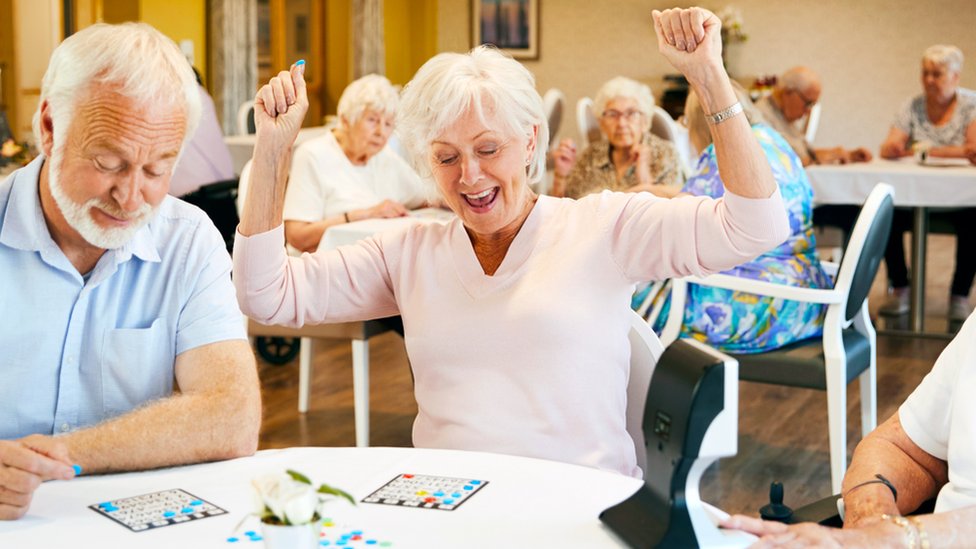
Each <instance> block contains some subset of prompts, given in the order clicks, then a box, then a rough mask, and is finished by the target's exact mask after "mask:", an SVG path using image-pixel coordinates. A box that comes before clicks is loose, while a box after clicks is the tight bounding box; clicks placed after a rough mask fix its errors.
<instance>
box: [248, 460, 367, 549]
mask: <svg viewBox="0 0 976 549" xmlns="http://www.w3.org/2000/svg"><path fill="white" fill-rule="evenodd" d="M251 484H252V485H253V486H254V491H255V504H256V512H255V514H256V515H258V517H260V519H261V524H262V527H263V529H264V542H265V546H266V547H269V548H275V549H277V548H288V549H304V548H309V549H312V548H315V547H317V546H318V540H319V529H320V526H319V521H320V520H321V518H322V507H323V505H325V504H327V503H329V502H331V501H335V500H338V499H345V500H347V501H349V503H352V504H353V505H355V504H356V501H355V500H354V499H353V498H352V496H350V495H349V494H347V493H346V492H344V491H342V490H340V489H338V488H333V487H332V486H329V485H328V484H320V485H319V486H318V488H316V487H314V486H313V485H312V481H311V480H309V478H308V477H306V476H305V475H303V474H301V473H299V472H297V471H292V470H290V469H289V470H287V471H286V472H284V473H273V474H268V475H263V476H260V477H257V478H255V479H253V480H252V481H251Z"/></svg>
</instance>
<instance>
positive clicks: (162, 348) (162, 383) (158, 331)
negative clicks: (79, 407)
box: [102, 318, 175, 417]
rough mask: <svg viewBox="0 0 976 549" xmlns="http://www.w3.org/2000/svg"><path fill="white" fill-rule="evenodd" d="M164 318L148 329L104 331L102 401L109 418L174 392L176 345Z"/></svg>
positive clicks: (157, 320)
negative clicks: (173, 348) (174, 353)
mask: <svg viewBox="0 0 976 549" xmlns="http://www.w3.org/2000/svg"><path fill="white" fill-rule="evenodd" d="M167 335H168V334H167V330H166V325H165V324H164V321H163V319H162V318H157V319H156V320H154V321H153V323H152V325H151V326H150V327H149V328H135V329H134V328H119V329H114V330H108V331H106V332H105V340H104V344H103V346H102V399H103V402H104V408H105V413H106V417H111V416H115V415H119V414H123V413H125V412H129V411H131V410H133V409H135V408H138V407H139V406H141V405H143V404H145V403H146V402H148V401H151V400H155V399H158V398H162V397H166V396H169V395H171V394H172V393H173V365H174V360H175V357H174V355H173V352H172V349H171V348H172V346H173V342H172V341H170V339H171V338H168V337H167Z"/></svg>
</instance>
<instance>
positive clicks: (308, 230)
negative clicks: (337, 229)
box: [285, 199, 409, 252]
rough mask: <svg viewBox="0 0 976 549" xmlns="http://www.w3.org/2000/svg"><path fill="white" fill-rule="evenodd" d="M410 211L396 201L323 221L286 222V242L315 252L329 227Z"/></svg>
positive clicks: (385, 202) (405, 213)
mask: <svg viewBox="0 0 976 549" xmlns="http://www.w3.org/2000/svg"><path fill="white" fill-rule="evenodd" d="M406 215H409V210H407V208H406V207H405V206H404V205H403V204H400V203H399V202H397V201H395V200H389V199H387V200H384V201H382V202H380V203H379V204H377V205H375V206H373V207H372V208H362V209H359V210H349V211H348V212H345V213H344V214H342V215H334V216H332V217H329V218H326V219H323V220H321V221H296V220H291V219H289V220H287V221H285V240H286V241H287V242H288V243H289V244H291V245H292V246H293V247H294V248H295V249H296V250H298V251H300V252H314V251H315V250H316V248H318V247H319V242H321V241H322V235H323V234H325V231H326V230H328V229H329V227H334V226H336V225H342V224H344V223H352V222H354V221H362V220H364V219H373V218H390V217H404V216H406Z"/></svg>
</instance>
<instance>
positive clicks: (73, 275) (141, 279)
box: [0, 157, 246, 439]
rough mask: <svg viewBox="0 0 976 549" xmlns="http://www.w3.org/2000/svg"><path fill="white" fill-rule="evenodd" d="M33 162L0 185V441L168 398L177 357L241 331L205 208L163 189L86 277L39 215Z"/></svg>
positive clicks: (219, 243) (227, 266)
mask: <svg viewBox="0 0 976 549" xmlns="http://www.w3.org/2000/svg"><path fill="white" fill-rule="evenodd" d="M43 162H44V158H43V157H40V158H38V159H36V160H34V161H33V162H32V163H31V164H29V165H28V166H26V167H25V168H23V169H20V170H18V171H16V172H14V173H13V174H12V175H11V176H10V177H8V178H7V179H6V180H5V181H3V182H0V439H9V438H17V437H22V436H26V435H29V434H34V433H41V434H56V433H62V432H68V431H72V430H74V429H77V428H80V427H85V426H88V425H92V424H95V423H98V422H99V421H102V420H104V419H107V418H110V417H113V416H117V415H120V414H123V413H125V412H128V411H130V410H132V409H134V408H136V407H138V406H140V405H142V404H144V403H146V402H148V401H151V400H154V399H159V398H164V397H167V396H169V395H171V394H172V392H173V384H174V368H173V366H174V361H175V358H176V356H177V355H179V354H180V353H183V352H185V351H188V350H190V349H193V348H195V347H200V346H202V345H207V344H209V343H214V342H217V341H225V340H229V339H245V338H246V334H245V330H244V320H243V317H242V315H241V312H240V309H239V308H238V305H237V300H236V298H235V295H234V287H233V285H232V284H231V280H230V271H231V262H230V257H229V256H228V255H227V251H226V248H225V247H224V243H223V240H222V239H221V238H220V235H219V234H218V232H217V229H216V228H214V226H213V223H211V222H210V219H209V218H207V216H206V214H204V213H203V212H202V211H200V210H199V209H197V208H195V207H193V206H190V205H188V204H186V203H184V202H181V201H179V200H177V199H175V198H172V197H169V196H167V197H166V199H165V200H164V201H163V203H162V204H161V205H160V207H159V211H158V214H157V215H156V216H155V217H154V218H153V220H152V221H150V222H149V224H148V225H146V226H145V227H143V228H142V229H140V230H139V231H138V232H137V233H136V235H135V236H134V237H133V238H132V240H131V241H130V242H129V243H127V244H126V245H125V246H122V247H121V248H119V249H116V250H108V251H107V252H105V254H104V255H103V256H102V257H101V259H99V261H98V264H97V265H96V266H95V268H94V269H93V270H92V272H91V273H90V274H89V275H88V277H87V281H86V280H85V279H84V278H82V275H81V274H80V273H79V272H78V271H77V269H75V268H74V266H73V265H72V264H71V263H70V262H69V261H68V258H67V257H65V255H64V253H62V251H61V249H60V248H59V247H58V246H57V244H55V243H54V240H52V238H51V234H50V232H49V231H48V229H47V224H46V223H45V220H44V216H43V214H42V213H41V204H40V198H39V196H38V180H39V177H40V171H41V166H42V165H43Z"/></svg>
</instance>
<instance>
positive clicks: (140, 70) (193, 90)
mask: <svg viewBox="0 0 976 549" xmlns="http://www.w3.org/2000/svg"><path fill="white" fill-rule="evenodd" d="M100 85H101V86H112V87H113V91H115V92H117V93H119V94H121V95H123V96H124V97H128V98H130V99H132V100H134V101H135V102H136V103H138V104H140V105H162V106H169V105H172V106H173V107H176V108H180V109H182V110H183V113H184V116H185V117H186V128H185V131H186V133H185V134H184V137H183V144H184V145H185V144H186V142H187V141H189V140H190V138H191V137H192V136H193V133H194V131H195V130H196V127H197V124H198V123H199V121H200V109H201V106H200V92H199V90H198V86H199V84H197V80H196V76H194V74H193V69H192V68H191V67H190V64H189V63H188V62H187V60H186V58H185V57H183V54H182V53H181V52H180V49H179V48H178V47H177V46H176V44H175V43H174V42H173V41H172V40H170V39H169V38H167V37H166V36H164V35H163V34H162V33H160V32H159V31H158V30H156V29H154V28H153V27H151V26H149V25H147V24H145V23H122V24H120V25H107V24H104V23H99V24H95V25H92V26H90V27H87V28H85V29H83V30H81V31H78V32H77V33H75V34H73V35H71V36H70V37H68V38H66V39H65V40H64V42H62V43H61V44H60V45H59V46H58V47H57V48H55V50H54V53H52V54H51V60H50V62H49V63H48V66H47V71H46V72H45V73H44V79H43V80H42V81H41V99H40V102H39V104H38V107H37V112H35V113H34V139H35V140H36V141H37V143H38V144H40V143H41V106H42V105H43V104H44V102H45V101H46V102H47V103H48V108H49V109H50V112H51V120H52V123H53V126H54V144H55V148H60V147H63V146H64V141H65V136H66V135H67V131H68V126H70V124H71V121H72V120H73V118H74V114H75V110H76V107H77V104H78V102H79V101H81V100H82V99H84V98H85V96H86V94H88V93H90V92H91V91H92V88H93V87H94V86H100ZM175 165H176V164H175V163H174V167H175Z"/></svg>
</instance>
